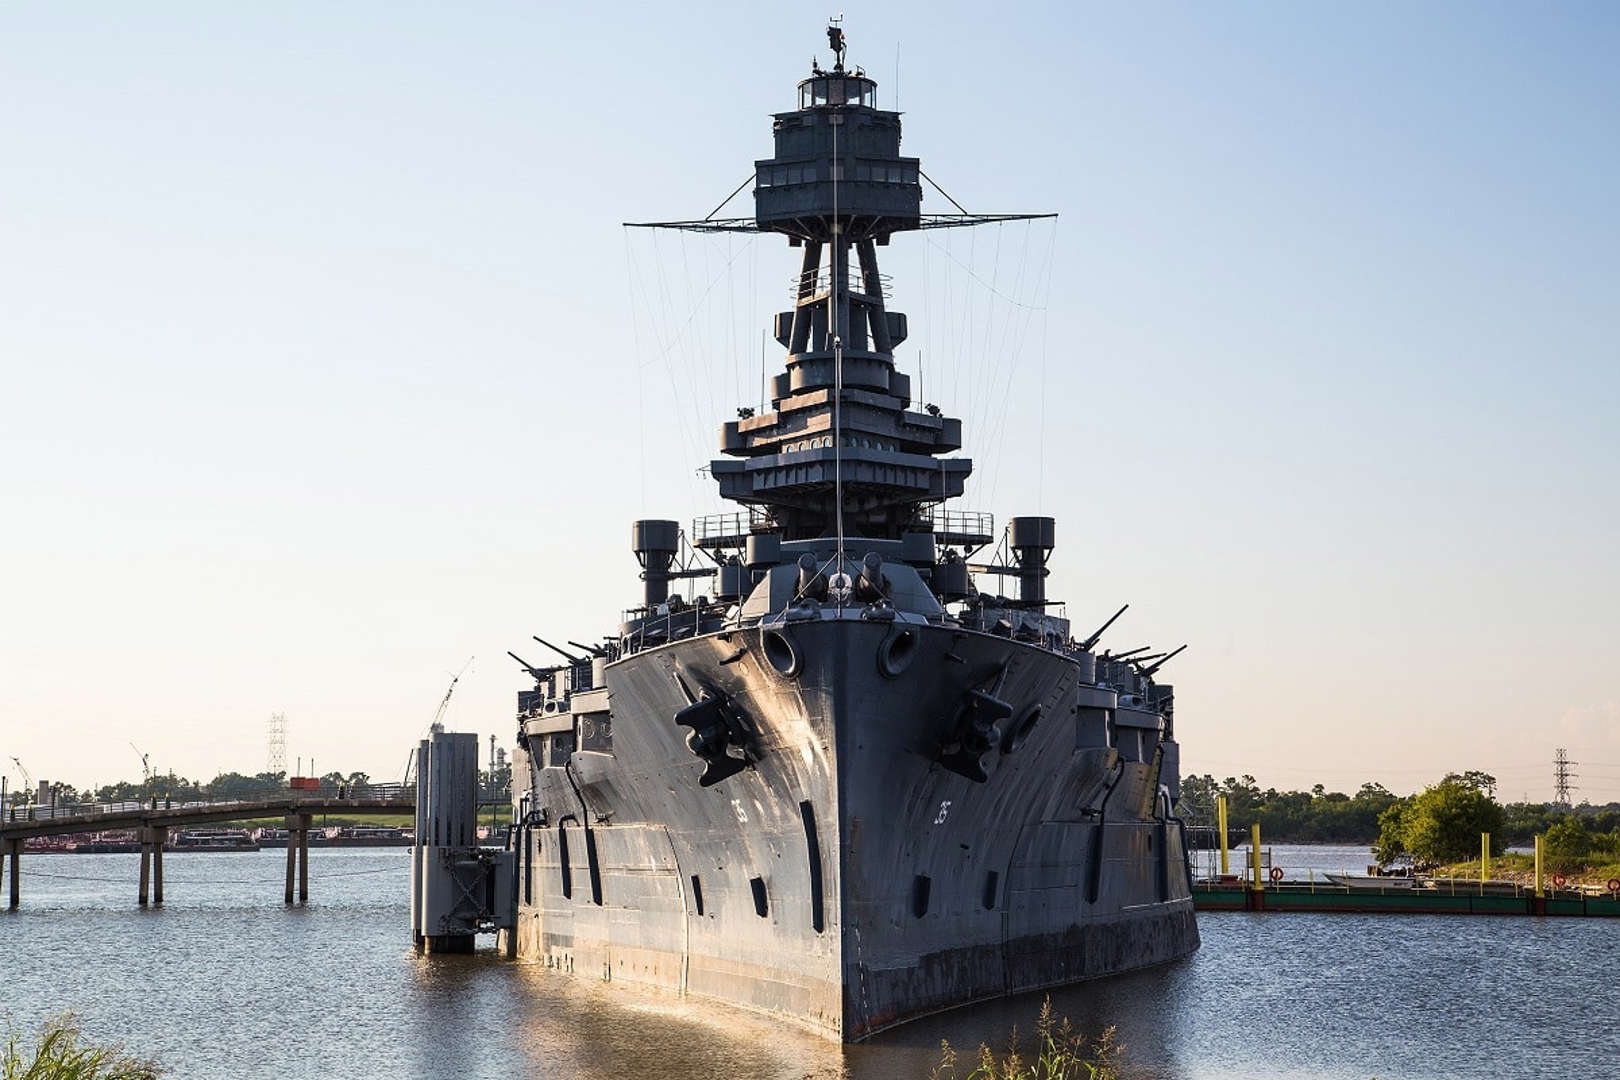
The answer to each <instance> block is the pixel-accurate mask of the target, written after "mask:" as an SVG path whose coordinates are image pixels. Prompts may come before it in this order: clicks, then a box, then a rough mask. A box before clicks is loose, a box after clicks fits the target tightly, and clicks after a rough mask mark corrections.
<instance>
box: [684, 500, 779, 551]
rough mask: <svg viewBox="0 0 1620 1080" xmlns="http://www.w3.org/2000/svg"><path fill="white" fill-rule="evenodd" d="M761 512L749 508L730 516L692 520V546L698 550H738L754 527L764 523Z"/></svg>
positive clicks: (707, 516)
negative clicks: (698, 548)
mask: <svg viewBox="0 0 1620 1080" xmlns="http://www.w3.org/2000/svg"><path fill="white" fill-rule="evenodd" d="M766 520H767V519H766V517H765V513H764V511H762V510H759V509H756V508H753V507H750V508H749V509H747V510H742V511H737V512H734V513H730V514H707V515H705V516H703V517H697V518H693V519H692V532H691V537H692V546H693V547H700V548H740V547H743V546H745V545H746V544H747V543H748V537H749V536H750V535H751V534H752V533H753V532H754V529H755V527H756V526H759V525H763V524H765V523H766Z"/></svg>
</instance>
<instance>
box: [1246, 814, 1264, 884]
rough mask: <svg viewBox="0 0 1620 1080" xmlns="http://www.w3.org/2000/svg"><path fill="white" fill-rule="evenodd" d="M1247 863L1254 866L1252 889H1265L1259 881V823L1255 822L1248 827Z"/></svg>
mask: <svg viewBox="0 0 1620 1080" xmlns="http://www.w3.org/2000/svg"><path fill="white" fill-rule="evenodd" d="M1249 862H1250V863H1252V864H1253V866H1254V887H1255V890H1256V891H1259V890H1260V889H1263V888H1265V887H1266V886H1265V884H1264V883H1263V882H1262V881H1261V879H1260V823H1259V822H1258V821H1257V822H1255V823H1254V824H1253V825H1251V826H1249Z"/></svg>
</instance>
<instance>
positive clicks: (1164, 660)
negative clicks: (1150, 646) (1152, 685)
mask: <svg viewBox="0 0 1620 1080" xmlns="http://www.w3.org/2000/svg"><path fill="white" fill-rule="evenodd" d="M1186 647H1187V646H1185V645H1183V646H1181V649H1185V648H1186ZM1181 649H1171V650H1170V651H1169V652H1167V653H1165V654H1164V656H1162V657H1160V658H1159V659H1158V660H1155V661H1154V662H1153V663H1151V664H1149V665H1148V666H1147V667H1145V668H1143V669H1142V674H1143V675H1146V676H1148V677H1149V678H1151V677H1152V676H1153V673H1154V672H1155V671H1158V670H1159V669H1160V668H1162V667H1164V665H1166V664H1168V663H1169V662H1170V661H1172V660H1174V659H1175V658H1176V657H1177V656H1178V655H1180V653H1181Z"/></svg>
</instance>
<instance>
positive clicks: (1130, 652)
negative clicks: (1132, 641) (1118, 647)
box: [1098, 645, 1153, 660]
mask: <svg viewBox="0 0 1620 1080" xmlns="http://www.w3.org/2000/svg"><path fill="white" fill-rule="evenodd" d="M1151 648H1153V646H1151V645H1143V646H1142V647H1141V648H1140V649H1126V650H1125V651H1124V652H1117V653H1110V652H1104V653H1103V654H1102V656H1101V657H1099V658H1098V659H1107V660H1124V659H1126V658H1128V657H1132V656H1135V655H1136V654H1137V653H1139V652H1147V651H1148V650H1149V649H1151Z"/></svg>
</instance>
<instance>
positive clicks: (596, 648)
mask: <svg viewBox="0 0 1620 1080" xmlns="http://www.w3.org/2000/svg"><path fill="white" fill-rule="evenodd" d="M568 644H570V645H572V646H573V647H574V648H576V649H584V650H585V651H586V652H588V653H590V654H591V655H592V656H606V655H607V654H608V653H607V650H606V649H604V648H602V646H600V645H584V644H581V643H580V642H578V641H574V640H573V639H571V638H570V639H569V642H568Z"/></svg>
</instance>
